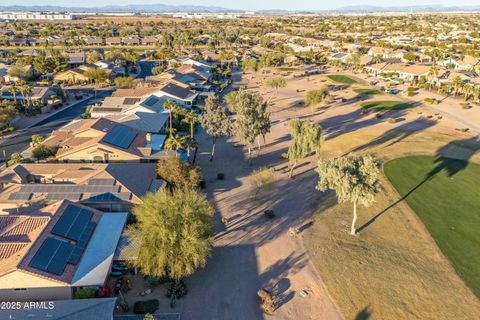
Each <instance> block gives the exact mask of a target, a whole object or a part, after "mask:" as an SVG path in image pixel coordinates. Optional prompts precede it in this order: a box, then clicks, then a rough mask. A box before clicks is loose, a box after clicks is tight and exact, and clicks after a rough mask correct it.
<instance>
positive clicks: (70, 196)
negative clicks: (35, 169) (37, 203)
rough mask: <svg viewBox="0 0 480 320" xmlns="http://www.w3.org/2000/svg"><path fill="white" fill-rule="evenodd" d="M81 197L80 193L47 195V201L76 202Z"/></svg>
mask: <svg viewBox="0 0 480 320" xmlns="http://www.w3.org/2000/svg"><path fill="white" fill-rule="evenodd" d="M81 197H82V194H81V193H49V194H48V195H47V199H48V200H63V199H66V200H72V201H77V200H80V198H81Z"/></svg>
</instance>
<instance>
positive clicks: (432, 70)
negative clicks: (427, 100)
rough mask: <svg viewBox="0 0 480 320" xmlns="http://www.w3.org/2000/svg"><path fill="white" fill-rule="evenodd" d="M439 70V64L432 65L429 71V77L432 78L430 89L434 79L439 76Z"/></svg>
mask: <svg viewBox="0 0 480 320" xmlns="http://www.w3.org/2000/svg"><path fill="white" fill-rule="evenodd" d="M438 71H439V68H438V67H437V66H432V67H431V68H430V70H429V71H428V77H429V78H430V81H429V84H428V86H429V88H430V89H431V88H432V84H433V83H432V81H433V80H434V79H436V78H437V77H438Z"/></svg>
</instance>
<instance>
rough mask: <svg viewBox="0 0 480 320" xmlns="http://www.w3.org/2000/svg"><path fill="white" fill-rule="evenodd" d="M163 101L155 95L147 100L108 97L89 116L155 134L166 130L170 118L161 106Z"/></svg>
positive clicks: (168, 113)
mask: <svg viewBox="0 0 480 320" xmlns="http://www.w3.org/2000/svg"><path fill="white" fill-rule="evenodd" d="M165 101H166V100H164V99H161V98H158V97H157V96H155V95H151V96H149V97H147V98H134V97H133V98H132V97H108V98H106V99H105V100H104V101H103V103H102V105H101V106H95V107H93V108H92V110H91V115H92V117H93V118H99V117H106V118H107V119H110V120H112V121H115V122H118V123H121V124H124V125H126V126H128V127H131V128H134V129H137V130H140V131H145V132H148V133H153V134H156V133H160V132H161V131H162V130H163V129H164V128H166V126H167V124H168V120H169V118H170V112H169V111H168V110H165V108H164V106H163V104H164V103H165Z"/></svg>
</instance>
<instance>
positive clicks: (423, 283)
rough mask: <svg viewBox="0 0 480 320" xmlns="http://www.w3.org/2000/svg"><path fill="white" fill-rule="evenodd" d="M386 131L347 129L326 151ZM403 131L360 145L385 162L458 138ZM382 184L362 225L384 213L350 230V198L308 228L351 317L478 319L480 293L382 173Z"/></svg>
mask: <svg viewBox="0 0 480 320" xmlns="http://www.w3.org/2000/svg"><path fill="white" fill-rule="evenodd" d="M380 135H381V132H378V131H374V132H372V131H368V130H365V131H364V130H360V131H357V132H355V133H353V134H345V135H343V136H340V137H338V138H335V139H333V140H330V141H327V143H326V144H325V148H324V150H323V156H326V157H331V156H338V155H340V154H342V153H344V152H348V151H350V150H352V149H353V148H355V146H358V145H359V144H362V143H366V142H368V141H371V140H372V139H375V138H376V137H378V136H380ZM399 136H400V137H402V135H401V134H399ZM403 138H404V139H403V140H399V141H397V142H395V143H393V144H391V143H392V140H388V141H385V143H383V144H379V145H375V146H372V147H371V148H367V149H364V150H362V152H370V153H374V154H375V155H376V156H377V158H380V159H382V161H384V162H385V161H387V160H389V159H392V158H396V157H399V156H401V155H406V154H433V153H435V152H436V151H437V150H438V149H439V148H442V147H443V146H445V145H447V144H451V142H452V141H453V140H456V139H455V137H449V136H444V135H437V134H433V133H430V132H421V133H416V134H412V135H409V136H403ZM457 138H458V137H457ZM394 140H396V139H394ZM457 140H458V139H457ZM451 150H452V151H453V152H455V154H457V155H458V156H460V155H461V154H462V153H463V152H465V154H468V151H466V150H463V149H462V148H461V147H459V146H452V148H451ZM475 159H478V155H477V156H475V157H473V160H475ZM382 185H383V188H384V191H383V192H382V193H381V194H379V195H378V197H377V202H376V203H375V205H374V206H372V207H371V208H363V207H361V208H360V210H359V221H358V226H362V225H363V224H365V223H367V222H368V221H369V220H370V219H372V218H373V217H375V216H376V215H377V214H379V213H381V212H383V211H384V213H383V214H381V215H380V216H378V217H377V219H375V220H374V221H373V222H372V223H371V224H370V225H369V226H368V227H366V228H364V229H363V230H361V231H360V234H359V235H357V236H355V237H353V236H350V235H349V233H348V230H349V227H350V219H351V206H350V205H349V204H340V205H335V206H333V207H330V208H328V209H326V210H324V211H322V212H318V213H317V214H316V215H315V216H314V219H315V223H314V225H313V226H312V227H311V228H309V229H307V230H306V231H305V237H304V243H305V246H306V249H307V251H308V253H309V256H310V257H311V259H312V262H313V264H314V265H315V267H316V268H317V270H318V272H319V274H320V276H321V277H322V279H323V281H324V282H325V285H326V287H327V289H328V291H329V293H330V294H331V296H332V298H333V300H334V301H335V303H336V304H337V305H338V306H339V308H340V310H341V311H342V312H343V314H344V316H345V319H354V318H355V317H356V316H358V315H359V314H360V313H361V312H362V310H367V312H366V313H370V314H371V317H370V319H475V318H476V317H477V316H476V315H478V314H479V312H480V302H479V300H478V299H477V298H476V297H475V295H474V294H473V293H472V292H471V290H470V289H469V288H468V287H467V286H466V285H465V283H464V282H463V281H462V280H461V278H460V277H459V276H458V275H457V274H456V273H455V270H454V269H453V267H452V266H451V265H450V263H449V261H448V260H447V259H446V258H445V257H444V256H443V255H442V254H441V252H440V250H439V249H438V247H437V246H436V244H435V242H434V241H433V239H432V238H431V236H430V234H429V233H428V232H427V231H426V229H425V227H424V226H423V224H422V223H421V222H420V220H419V219H418V217H417V216H416V214H415V213H414V212H413V211H412V210H411V209H410V208H409V207H408V206H407V205H406V203H405V202H400V203H398V204H396V205H393V204H395V203H396V202H397V201H398V200H399V199H400V197H399V195H398V194H397V192H396V191H395V190H394V189H393V187H392V186H391V185H390V184H389V183H388V181H387V180H386V179H383V178H382ZM319 196H320V194H319ZM392 205H393V206H392Z"/></svg>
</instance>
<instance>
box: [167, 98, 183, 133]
mask: <svg viewBox="0 0 480 320" xmlns="http://www.w3.org/2000/svg"><path fill="white" fill-rule="evenodd" d="M163 107H164V108H165V109H167V110H168V111H170V130H169V136H170V137H171V136H173V115H174V113H175V112H176V111H177V110H178V109H179V108H180V107H179V106H178V104H177V103H176V102H175V101H173V100H168V101H167V102H165V104H164V105H163Z"/></svg>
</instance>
